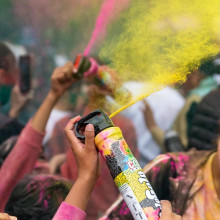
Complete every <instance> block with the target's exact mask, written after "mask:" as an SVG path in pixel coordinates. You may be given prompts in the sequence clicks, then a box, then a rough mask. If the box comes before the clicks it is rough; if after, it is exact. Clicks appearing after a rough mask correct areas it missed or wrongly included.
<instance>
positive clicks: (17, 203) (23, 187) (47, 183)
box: [5, 175, 72, 220]
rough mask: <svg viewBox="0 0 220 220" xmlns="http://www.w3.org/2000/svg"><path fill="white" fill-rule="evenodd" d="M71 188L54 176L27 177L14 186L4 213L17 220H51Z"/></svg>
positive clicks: (63, 180)
mask: <svg viewBox="0 0 220 220" xmlns="http://www.w3.org/2000/svg"><path fill="white" fill-rule="evenodd" d="M71 186H72V184H71V182H69V181H68V180H65V179H62V178H59V177H56V176H52V175H38V176H34V175H28V176H26V177H25V178H24V179H23V180H22V181H21V182H20V183H18V184H17V185H16V186H15V188H14V190H13V192H12V194H11V196H10V198H9V200H8V202H7V204H6V207H5V212H6V213H8V214H9V215H13V216H16V217H17V218H18V219H19V220H39V219H40V220H51V219H52V218H53V216H54V215H55V213H56V211H57V209H58V207H59V205H60V204H61V202H62V201H63V200H64V199H65V198H66V196H67V194H68V192H69V190H70V189H71Z"/></svg>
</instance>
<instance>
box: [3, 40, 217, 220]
mask: <svg viewBox="0 0 220 220" xmlns="http://www.w3.org/2000/svg"><path fill="white" fill-rule="evenodd" d="M219 60H220V58H219V56H218V55H217V56H210V57H205V58H204V59H202V60H201V61H200V65H199V67H198V68H197V69H194V70H192V73H191V74H190V75H189V76H188V78H187V80H186V82H185V83H183V84H182V85H177V84H176V85H170V87H166V88H164V89H162V90H161V91H159V92H157V93H155V94H152V95H151V96H150V97H148V98H145V99H144V100H143V101H140V102H139V103H136V104H134V105H133V106H131V107H130V108H128V109H126V110H125V111H123V112H122V113H120V114H118V115H116V116H115V117H113V118H112V121H113V122H114V125H115V126H118V127H120V128H121V130H122V133H123V136H124V138H125V140H126V142H127V143H128V146H129V147H130V149H131V151H132V153H133V154H134V156H135V157H136V158H137V160H138V162H139V163H140V164H141V166H142V167H143V170H144V172H145V174H146V176H147V178H148V180H149V181H150V183H151V185H152V187H153V189H154V191H155V193H156V195H157V197H158V198H159V200H160V201H161V204H162V212H161V217H160V219H161V220H167V219H169V220H180V219H183V220H205V219H206V220H209V219H210V220H211V219H220V138H219V134H220V133H219V132H220V129H219V122H220V103H219V102H220V101H219V100H220V87H219V84H220V76H219V74H220V68H219V67H220V62H219ZM102 68H103V69H104V70H107V71H109V72H110V73H112V74H113V75H114V72H113V71H110V70H109V69H108V67H106V66H103V67H102ZM75 74H76V72H75V71H74V64H73V62H67V63H66V64H64V65H62V66H59V67H56V68H55V69H54V71H53V73H51V83H50V88H48V89H47V91H48V93H47V95H46V96H45V98H44V99H43V100H41V104H40V106H39V107H38V108H37V109H36V111H35V113H34V115H33V116H29V115H28V114H27V113H25V116H26V117H28V121H27V122H26V123H25V122H24V120H21V117H20V116H21V115H22V112H23V114H24V107H25V106H28V105H31V104H30V102H29V101H30V100H33V99H34V97H35V96H34V95H33V94H34V92H33V90H34V88H33V89H30V91H28V92H27V93H22V92H21V89H20V84H19V81H18V75H19V68H18V65H17V62H16V58H15V55H14V54H13V52H12V50H11V49H10V48H9V46H8V45H7V44H6V43H4V42H0V220H7V219H19V220H39V219H41V220H49V219H53V220H72V219H74V220H83V219H88V220H93V219H94V220H95V219H100V220H110V219H112V220H113V219H133V217H132V215H131V213H130V210H129V209H128V207H127V205H126V203H125V202H124V200H123V198H122V196H121V195H120V194H119V191H118V189H117V187H116V185H115V183H114V181H113V179H112V177H111V175H110V172H109V170H108V167H107V166H106V164H105V161H104V160H103V158H101V157H100V155H99V152H98V151H97V149H96V146H95V142H94V126H93V125H92V124H88V125H87V126H86V128H85V143H82V142H81V141H80V140H79V139H77V137H76V135H75V133H74V125H75V124H76V122H77V121H79V120H80V119H81V117H83V116H84V115H87V114H88V113H89V112H91V111H93V110H95V109H96V108H103V109H104V110H105V111H107V112H108V110H109V109H110V107H111V106H110V105H111V101H112V99H113V98H114V97H113V96H111V95H112V94H111V93H112V91H110V90H108V89H106V87H102V86H100V85H99V84H96V83H95V81H94V80H91V79H90V77H87V78H86V79H79V78H77V77H75V76H74V75H75ZM113 78H114V76H113ZM117 83H118V82H117ZM136 83H137V82H127V87H128V90H129V88H131V87H132V85H135V84H136ZM137 84H138V83H137ZM124 87H125V88H126V83H125V85H124ZM128 93H129V91H128ZM109 97H111V101H108V98H109ZM112 97H113V98H112ZM26 111H27V110H26ZM80 115H81V116H80Z"/></svg>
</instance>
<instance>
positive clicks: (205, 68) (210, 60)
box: [198, 56, 219, 76]
mask: <svg viewBox="0 0 220 220" xmlns="http://www.w3.org/2000/svg"><path fill="white" fill-rule="evenodd" d="M215 59H216V56H209V57H206V58H203V59H202V60H201V63H200V65H199V68H198V70H199V71H200V72H201V73H202V74H203V75H205V76H212V75H213V74H215V73H219V66H218V65H217V64H215Z"/></svg>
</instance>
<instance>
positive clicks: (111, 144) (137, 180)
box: [74, 110, 161, 220]
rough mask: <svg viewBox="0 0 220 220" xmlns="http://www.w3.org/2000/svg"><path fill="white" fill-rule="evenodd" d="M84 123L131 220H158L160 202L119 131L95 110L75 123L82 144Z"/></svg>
mask: <svg viewBox="0 0 220 220" xmlns="http://www.w3.org/2000/svg"><path fill="white" fill-rule="evenodd" d="M87 124H93V125H94V128H95V145H96V146H97V148H98V149H99V152H100V153H101V155H102V157H103V158H104V160H105V162H106V164H107V166H108V168H109V170H110V173H111V175H112V178H113V179H114V181H115V184H116V185H117V187H118V189H119V191H120V193H121V194H122V196H123V198H124V200H125V202H126V203H127V206H128V208H129V209H130V211H131V214H132V216H133V218H134V219H135V220H158V219H159V216H160V212H161V205H160V202H159V200H158V198H157V196H156V194H155V193H154V191H153V189H152V187H151V185H150V183H149V181H148V180H147V178H146V176H145V174H144V172H143V170H142V169H141V167H140V165H139V164H138V162H137V160H136V158H135V157H134V156H133V154H132V152H131V151H130V149H129V147H128V145H127V143H126V141H125V139H124V138H123V136H122V132H121V130H120V128H118V127H114V124H113V123H112V121H111V120H110V118H109V117H108V115H107V114H106V113H105V112H104V111H103V110H96V111H94V112H92V113H90V114H89V115H87V116H85V117H84V118H82V119H81V120H79V121H78V122H77V123H76V124H75V128H74V129H75V134H76V136H77V137H78V138H79V139H81V140H82V141H84V136H83V135H82V134H81V133H80V131H83V130H84V128H85V126H86V125H87Z"/></svg>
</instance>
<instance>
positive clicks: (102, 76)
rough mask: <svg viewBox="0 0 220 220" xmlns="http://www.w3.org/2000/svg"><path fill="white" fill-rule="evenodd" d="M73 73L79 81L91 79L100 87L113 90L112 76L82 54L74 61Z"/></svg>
mask: <svg viewBox="0 0 220 220" xmlns="http://www.w3.org/2000/svg"><path fill="white" fill-rule="evenodd" d="M73 72H74V73H75V74H74V76H75V77H76V78H78V79H80V78H83V77H91V78H92V79H93V80H94V82H95V83H96V84H97V85H98V86H101V87H106V88H107V89H111V90H112V89H113V88H111V87H112V81H113V79H112V76H111V74H110V73H109V72H107V71H105V70H103V69H102V68H101V67H100V66H99V64H98V63H97V62H96V61H95V60H94V59H93V58H91V57H87V56H84V55H81V54H79V55H77V57H76V59H75V61H74V68H73ZM113 84H114V83H113Z"/></svg>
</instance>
